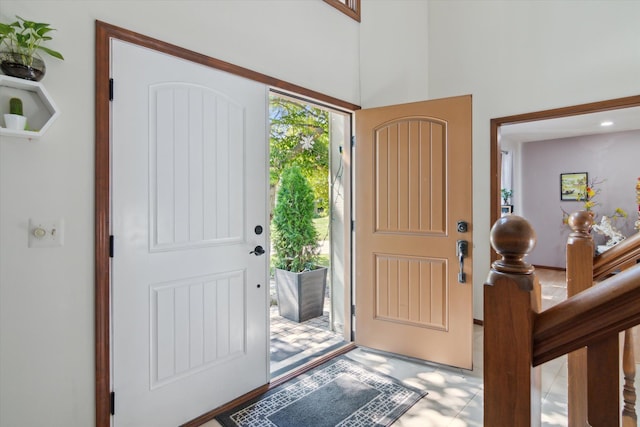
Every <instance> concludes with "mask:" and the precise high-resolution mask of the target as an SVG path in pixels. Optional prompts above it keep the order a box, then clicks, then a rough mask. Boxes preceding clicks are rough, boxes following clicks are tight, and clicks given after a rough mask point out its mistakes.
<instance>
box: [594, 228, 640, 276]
mask: <svg viewBox="0 0 640 427" xmlns="http://www.w3.org/2000/svg"><path fill="white" fill-rule="evenodd" d="M638 258H640V233H636V234H634V235H632V236H630V237H627V238H626V239H625V240H623V241H622V242H620V243H618V244H617V245H615V246H614V247H612V248H611V249H609V250H608V251H606V252H604V253H602V254H600V255H598V256H596V257H595V258H594V259H593V278H594V279H596V280H597V279H600V278H602V277H604V276H606V275H607V274H610V273H612V272H613V271H615V270H617V269H619V268H621V267H622V266H624V265H625V264H627V263H629V262H632V261H634V260H636V259H638Z"/></svg>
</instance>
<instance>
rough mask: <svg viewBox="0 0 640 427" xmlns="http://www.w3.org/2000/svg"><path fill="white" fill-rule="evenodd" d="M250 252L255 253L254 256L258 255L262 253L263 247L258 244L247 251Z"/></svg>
mask: <svg viewBox="0 0 640 427" xmlns="http://www.w3.org/2000/svg"><path fill="white" fill-rule="evenodd" d="M249 253H250V254H255V256H260V255H262V254H263V253H264V248H263V247H262V246H260V245H258V246H256V247H255V248H253V250H252V251H251V252H249Z"/></svg>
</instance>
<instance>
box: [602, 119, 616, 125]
mask: <svg viewBox="0 0 640 427" xmlns="http://www.w3.org/2000/svg"><path fill="white" fill-rule="evenodd" d="M611 125H613V122H612V121H609V120H607V121H605V122H602V123H600V126H611Z"/></svg>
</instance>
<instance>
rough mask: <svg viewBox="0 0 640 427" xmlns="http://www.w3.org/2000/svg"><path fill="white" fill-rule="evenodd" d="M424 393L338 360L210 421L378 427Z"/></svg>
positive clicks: (243, 426)
mask: <svg viewBox="0 0 640 427" xmlns="http://www.w3.org/2000/svg"><path fill="white" fill-rule="evenodd" d="M426 394H427V392H425V391H422V390H416V389H414V388H412V387H408V386H406V385H404V384H402V383H401V382H400V381H398V380H396V379H395V378H392V377H389V376H387V375H384V374H381V373H379V372H377V371H375V370H372V369H371V368H368V367H366V366H364V365H362V364H360V363H358V362H355V361H353V360H351V359H349V358H348V357H346V356H339V357H336V358H335V359H332V360H331V361H329V362H327V363H326V364H324V365H320V366H318V367H317V368H314V369H312V370H311V371H309V372H307V373H305V374H303V375H300V376H298V377H296V378H294V379H292V380H291V381H288V382H286V383H284V384H281V385H279V386H278V387H276V388H274V389H272V390H269V391H268V392H267V393H265V394H263V395H262V396H260V397H258V398H256V399H253V400H252V401H250V402H247V403H245V404H243V405H241V406H240V407H237V408H234V409H233V410H231V411H228V412H226V413H224V414H221V415H219V416H218V417H216V420H217V421H218V422H219V423H220V424H222V425H223V426H225V427H261V426H270V427H273V426H276V427H301V426H304V427H335V426H337V425H340V426H345V427H346V426H354V427H375V426H378V427H382V426H389V425H390V424H391V423H393V422H394V421H395V420H397V419H398V418H399V417H400V416H401V415H402V414H403V413H405V412H406V411H407V410H408V409H409V408H410V407H411V406H413V405H414V404H415V403H416V402H417V401H418V400H420V399H421V398H422V397H424V396H425V395H426Z"/></svg>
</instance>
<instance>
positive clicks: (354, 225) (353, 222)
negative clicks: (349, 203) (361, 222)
mask: <svg viewBox="0 0 640 427" xmlns="http://www.w3.org/2000/svg"><path fill="white" fill-rule="evenodd" d="M355 229H356V220H355V219H352V220H351V231H355Z"/></svg>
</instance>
